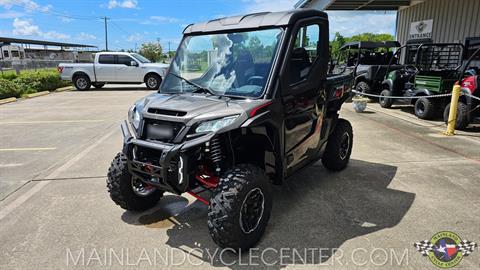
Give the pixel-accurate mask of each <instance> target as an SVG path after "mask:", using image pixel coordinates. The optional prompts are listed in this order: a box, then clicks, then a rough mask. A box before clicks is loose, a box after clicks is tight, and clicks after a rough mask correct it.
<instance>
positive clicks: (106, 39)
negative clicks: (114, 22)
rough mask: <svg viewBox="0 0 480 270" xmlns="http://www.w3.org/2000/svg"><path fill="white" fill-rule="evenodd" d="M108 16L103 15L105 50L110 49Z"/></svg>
mask: <svg viewBox="0 0 480 270" xmlns="http://www.w3.org/2000/svg"><path fill="white" fill-rule="evenodd" d="M107 20H108V18H107V17H106V16H105V17H103V21H104V22H105V51H108V26H107Z"/></svg>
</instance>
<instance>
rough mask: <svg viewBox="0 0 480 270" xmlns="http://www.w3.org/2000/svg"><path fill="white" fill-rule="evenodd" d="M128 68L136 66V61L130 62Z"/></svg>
mask: <svg viewBox="0 0 480 270" xmlns="http://www.w3.org/2000/svg"><path fill="white" fill-rule="evenodd" d="M130 66H132V67H136V66H138V63H137V61H130Z"/></svg>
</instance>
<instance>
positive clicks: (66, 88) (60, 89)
mask: <svg viewBox="0 0 480 270" xmlns="http://www.w3.org/2000/svg"><path fill="white" fill-rule="evenodd" d="M70 90H73V86H65V87H61V88H57V89H55V92H64V91H70Z"/></svg>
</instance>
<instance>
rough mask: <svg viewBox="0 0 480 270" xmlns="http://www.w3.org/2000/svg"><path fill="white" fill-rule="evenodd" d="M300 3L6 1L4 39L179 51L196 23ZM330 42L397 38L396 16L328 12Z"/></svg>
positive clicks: (1, 20) (0, 29) (1, 10)
mask: <svg viewBox="0 0 480 270" xmlns="http://www.w3.org/2000/svg"><path fill="white" fill-rule="evenodd" d="M296 2H297V0H0V36H3V37H16V38H30V39H41V40H52V41H61V42H73V43H81V44H90V45H94V46H98V48H99V49H104V47H105V37H104V21H103V19H102V18H103V17H105V16H106V17H107V18H109V19H108V42H109V49H110V50H119V49H135V48H136V47H137V48H138V47H140V45H141V44H142V43H144V42H160V44H161V45H162V47H163V48H164V50H168V47H169V46H170V49H171V50H175V48H176V47H177V46H178V43H179V42H180V40H181V37H182V31H183V29H184V28H185V26H187V25H188V24H190V23H195V22H201V21H207V20H211V19H215V18H220V17H226V16H233V15H241V14H247V13H253V12H261V11H281V10H288V9H292V8H293V5H294V4H295V3H296ZM328 13H329V20H330V37H331V38H332V37H333V35H334V33H335V32H340V33H341V34H342V35H344V36H352V35H354V34H359V33H364V32H372V33H390V34H394V33H395V16H396V15H395V12H384V11H379V12H347V11H336V12H328Z"/></svg>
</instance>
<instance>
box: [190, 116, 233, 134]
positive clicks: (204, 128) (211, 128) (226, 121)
mask: <svg viewBox="0 0 480 270" xmlns="http://www.w3.org/2000/svg"><path fill="white" fill-rule="evenodd" d="M237 118H238V115H232V116H227V117H224V118H220V119H215V120H210V121H206V122H203V123H201V124H200V125H199V126H198V127H197V128H196V129H195V132H197V133H200V132H215V131H217V130H219V129H222V128H224V127H226V126H228V125H230V124H231V123H233V122H234V121H235V119H237Z"/></svg>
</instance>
